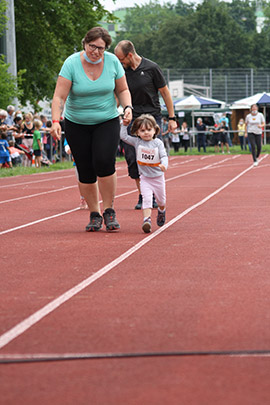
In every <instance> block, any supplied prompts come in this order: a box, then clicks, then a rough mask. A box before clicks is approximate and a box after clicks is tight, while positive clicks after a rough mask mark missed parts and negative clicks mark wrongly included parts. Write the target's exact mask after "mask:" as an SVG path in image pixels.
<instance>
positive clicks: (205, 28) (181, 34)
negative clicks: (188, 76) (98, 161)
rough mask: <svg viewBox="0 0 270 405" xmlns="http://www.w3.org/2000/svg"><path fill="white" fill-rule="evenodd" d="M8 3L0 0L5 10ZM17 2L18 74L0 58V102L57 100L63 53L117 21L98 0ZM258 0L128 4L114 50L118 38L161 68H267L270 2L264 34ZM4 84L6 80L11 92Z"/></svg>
mask: <svg viewBox="0 0 270 405" xmlns="http://www.w3.org/2000/svg"><path fill="white" fill-rule="evenodd" d="M5 3H6V2H5V0H2V2H1V5H2V6H1V8H0V16H1V15H3V7H4V5H5ZM14 3H15V30H16V48H17V67H18V78H11V77H9V76H7V66H6V65H5V62H4V60H3V58H2V59H0V83H1V90H2V91H1V92H0V105H1V106H2V107H3V106H4V105H5V104H8V103H9V102H8V98H9V99H12V98H13V97H14V92H15V93H16V92H17V93H16V94H17V96H18V98H19V100H20V102H21V103H22V105H24V104H25V103H26V101H27V100H30V102H31V104H32V105H33V106H35V105H36V103H37V101H38V100H41V99H43V98H47V99H51V98H52V95H53V91H54V87H55V82H56V78H57V75H58V72H59V70H60V67H61V65H62V63H63V61H64V59H65V58H66V57H67V56H69V55H70V54H71V53H72V52H75V51H78V50H80V49H82V45H81V40H82V38H83V36H84V35H85V33H86V32H87V31H88V30H89V29H90V28H92V27H93V26H96V25H99V22H100V21H107V22H111V23H113V22H117V19H116V18H115V17H114V16H113V14H112V13H110V12H109V11H107V10H106V9H105V8H104V7H103V6H102V5H101V4H100V3H99V1H98V0H69V1H68V2H67V1H66V0H47V1H44V0H16V1H15V2H14ZM257 3H258V2H256V1H255V0H251V1H249V0H232V1H231V2H230V3H228V2H225V1H218V0H204V1H203V2H202V3H201V4H197V5H196V4H195V3H192V2H190V3H185V2H184V1H182V0H178V1H177V3H175V4H172V3H170V2H168V3H166V4H164V5H160V4H159V2H158V0H154V1H150V2H148V3H145V4H144V5H142V6H138V5H137V6H136V7H134V8H131V9H127V12H126V16H125V19H124V21H123V22H122V23H121V27H122V30H121V31H120V32H118V33H117V35H116V38H115V40H114V43H113V44H112V47H111V52H113V48H114V45H115V44H116V43H117V42H118V41H119V40H121V39H129V40H131V41H132V42H133V43H134V44H135V47H136V50H137V52H138V53H139V54H140V55H143V56H145V57H147V58H149V59H152V60H154V61H155V62H157V63H158V64H159V65H160V66H161V67H162V68H163V69H166V68H174V69H177V68H186V69H193V68H254V69H256V68H266V67H267V68H268V67H269V56H270V48H269V45H268V44H269V38H270V27H269V24H268V21H269V16H270V4H269V1H261V2H260V4H261V7H262V10H263V12H264V15H265V18H266V19H265V23H264V27H263V29H262V30H261V32H257V30H256V11H257V8H256V7H257ZM116 5H117V0H116ZM4 24H5V20H4V18H2V19H1V18H0V32H1V31H2V29H3V27H4ZM7 79H8V80H7ZM3 83H9V87H8V86H7V91H5V88H4V87H5V85H3ZM12 83H13V84H12ZM14 83H16V86H15V85H14ZM236 85H237V84H236ZM11 88H13V90H14V91H11ZM10 101H11V100H10Z"/></svg>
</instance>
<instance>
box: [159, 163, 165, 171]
mask: <svg viewBox="0 0 270 405" xmlns="http://www.w3.org/2000/svg"><path fill="white" fill-rule="evenodd" d="M159 167H160V168H161V170H162V171H163V172H166V170H167V168H166V166H164V165H163V164H162V163H160V165H159Z"/></svg>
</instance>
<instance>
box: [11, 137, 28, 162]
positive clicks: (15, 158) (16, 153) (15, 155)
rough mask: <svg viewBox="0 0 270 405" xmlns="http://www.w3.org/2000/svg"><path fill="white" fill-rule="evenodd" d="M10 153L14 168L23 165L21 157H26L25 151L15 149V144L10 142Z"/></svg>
mask: <svg viewBox="0 0 270 405" xmlns="http://www.w3.org/2000/svg"><path fill="white" fill-rule="evenodd" d="M9 153H10V157H11V161H12V165H13V166H20V165H21V164H22V157H21V155H25V153H24V151H22V150H20V149H18V148H15V142H14V141H9Z"/></svg>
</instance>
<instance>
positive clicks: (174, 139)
mask: <svg viewBox="0 0 270 405" xmlns="http://www.w3.org/2000/svg"><path fill="white" fill-rule="evenodd" d="M169 136H170V139H171V143H172V147H173V150H174V152H176V153H177V152H178V151H179V148H180V128H177V129H176V130H174V131H173V132H170V135H169Z"/></svg>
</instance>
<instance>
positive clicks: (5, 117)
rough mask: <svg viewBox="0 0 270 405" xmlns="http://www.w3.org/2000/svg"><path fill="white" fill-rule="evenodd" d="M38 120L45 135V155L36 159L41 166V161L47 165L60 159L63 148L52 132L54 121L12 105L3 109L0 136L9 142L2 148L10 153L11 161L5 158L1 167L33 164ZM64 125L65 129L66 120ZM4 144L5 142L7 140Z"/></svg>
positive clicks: (5, 152) (42, 136)
mask: <svg viewBox="0 0 270 405" xmlns="http://www.w3.org/2000/svg"><path fill="white" fill-rule="evenodd" d="M38 122H39V123H40V126H41V127H40V129H39V131H40V134H41V145H40V149H41V157H40V159H35V158H34V160H35V161H36V163H37V164H36V166H39V164H38V161H39V160H41V163H42V164H44V165H50V164H52V163H54V162H56V161H59V160H60V157H59V155H61V154H62V148H61V147H60V145H59V143H58V141H57V140H55V139H53V138H52V137H51V135H50V129H51V126H52V122H51V121H50V120H49V119H48V118H47V117H46V116H45V115H43V114H41V115H39V114H32V113H30V112H28V113H23V112H22V111H21V110H17V111H15V107H14V106H12V105H9V106H8V107H7V109H6V110H4V109H0V138H1V140H6V142H7V143H5V146H3V147H2V148H1V149H0V155H1V154H3V155H5V156H7V155H8V154H9V157H10V164H9V162H8V161H5V162H4V163H3V164H2V165H1V166H3V167H12V166H25V167H27V166H32V164H33V155H34V153H33V140H34V131H35V129H36V126H37V125H36V124H37V123H38ZM61 124H62V130H63V129H64V128H63V121H62V122H61ZM38 126H39V125H38ZM2 144H3V145H4V142H2ZM7 144H8V147H7ZM61 146H62V145H61ZM2 160H3V159H2ZM6 160H9V159H6Z"/></svg>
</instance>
